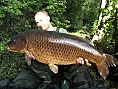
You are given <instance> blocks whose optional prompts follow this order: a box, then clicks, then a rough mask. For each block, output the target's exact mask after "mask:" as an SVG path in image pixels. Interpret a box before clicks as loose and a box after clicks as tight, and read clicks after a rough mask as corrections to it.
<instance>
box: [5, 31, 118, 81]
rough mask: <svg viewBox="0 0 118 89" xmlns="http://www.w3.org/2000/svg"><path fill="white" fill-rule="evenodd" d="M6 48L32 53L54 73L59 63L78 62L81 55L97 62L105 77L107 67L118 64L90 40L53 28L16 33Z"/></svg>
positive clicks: (100, 71)
mask: <svg viewBox="0 0 118 89" xmlns="http://www.w3.org/2000/svg"><path fill="white" fill-rule="evenodd" d="M7 49H8V50H10V51H13V52H21V53H26V54H30V53H32V55H33V57H34V58H35V59H36V60H37V61H39V62H41V63H45V64H48V65H49V67H50V69H51V70H52V71H53V72H55V73H57V72H58V67H57V66H58V65H69V64H76V63H77V59H78V58H79V57H82V58H84V59H88V60H89V61H90V62H93V63H95V64H96V66H97V69H98V71H99V73H100V75H101V76H102V77H103V78H104V79H105V78H106V77H107V76H108V74H109V69H108V67H110V66H116V65H117V64H118V61H117V59H116V58H115V57H114V56H112V55H109V54H104V53H101V52H100V51H98V50H97V49H96V48H95V47H94V46H93V43H91V42H90V41H89V40H87V39H85V38H82V37H78V36H74V35H70V34H64V33H58V32H53V31H43V30H26V31H25V32H23V33H21V34H19V35H17V36H15V37H13V38H12V39H11V41H9V42H8V44H7ZM29 63H30V62H29Z"/></svg>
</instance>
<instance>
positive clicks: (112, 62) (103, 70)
mask: <svg viewBox="0 0 118 89" xmlns="http://www.w3.org/2000/svg"><path fill="white" fill-rule="evenodd" d="M103 59H104V60H103V61H101V63H100V64H99V65H97V69H98V71H99V73H100V75H101V76H102V77H103V78H104V79H106V77H107V76H108V74H109V69H108V67H110V66H112V67H113V66H116V65H118V60H117V59H116V58H115V57H114V56H112V55H109V54H103Z"/></svg>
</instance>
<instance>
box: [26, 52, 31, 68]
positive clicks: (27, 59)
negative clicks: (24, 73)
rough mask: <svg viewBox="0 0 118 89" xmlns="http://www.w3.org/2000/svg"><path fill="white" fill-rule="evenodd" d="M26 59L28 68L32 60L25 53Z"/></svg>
mask: <svg viewBox="0 0 118 89" xmlns="http://www.w3.org/2000/svg"><path fill="white" fill-rule="evenodd" d="M25 58H26V61H27V64H28V66H30V65H31V59H30V58H29V57H28V56H27V54H26V53H25Z"/></svg>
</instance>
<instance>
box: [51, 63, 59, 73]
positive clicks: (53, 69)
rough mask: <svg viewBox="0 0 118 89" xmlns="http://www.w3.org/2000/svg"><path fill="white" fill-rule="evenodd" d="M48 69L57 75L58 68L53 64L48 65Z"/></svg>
mask: <svg viewBox="0 0 118 89" xmlns="http://www.w3.org/2000/svg"><path fill="white" fill-rule="evenodd" d="M49 68H50V69H51V70H52V71H53V72H54V73H55V74H56V73H58V66H56V65H54V64H49Z"/></svg>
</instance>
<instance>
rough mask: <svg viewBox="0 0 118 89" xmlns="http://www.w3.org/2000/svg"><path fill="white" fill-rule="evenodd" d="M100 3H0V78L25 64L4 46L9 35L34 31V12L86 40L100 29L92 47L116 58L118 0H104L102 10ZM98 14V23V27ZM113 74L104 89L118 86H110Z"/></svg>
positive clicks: (74, 0)
mask: <svg viewBox="0 0 118 89" xmlns="http://www.w3.org/2000/svg"><path fill="white" fill-rule="evenodd" d="M101 2H102V1H100V0H35V1H34V0H1V1H0V25H1V26H0V78H6V77H8V78H10V77H15V76H16V75H17V74H18V72H19V71H20V70H21V69H22V67H23V65H24V64H25V58H24V56H23V55H22V54H18V53H13V52H9V51H7V50H6V49H5V44H6V43H7V42H8V40H9V38H10V37H11V36H14V35H17V34H18V33H20V32H22V31H24V30H26V29H35V28H37V27H36V25H35V22H34V14H35V13H36V12H37V11H38V10H46V11H48V12H49V15H50V16H51V22H52V24H53V25H54V26H57V27H63V28H65V29H66V30H67V31H68V32H70V33H73V34H75V35H78V34H79V35H81V36H84V37H87V38H88V39H89V40H92V37H93V36H94V35H96V34H97V32H99V31H100V30H102V38H101V39H100V40H99V41H97V42H95V44H96V47H97V48H98V49H99V50H100V51H102V52H104V53H109V54H113V55H117V53H118V22H117V19H118V0H107V1H106V2H107V4H106V5H105V8H101V7H100V6H101ZM100 12H102V20H101V21H100V24H98V22H99V15H100ZM75 32H76V33H75ZM113 70H114V71H118V70H116V69H113ZM92 73H93V75H94V76H95V78H96V79H99V80H102V78H101V77H100V76H99V77H98V76H97V75H96V71H95V72H92ZM113 73H114V77H113V76H110V78H108V79H107V80H102V82H104V84H105V86H107V87H108V88H110V87H114V88H115V87H118V86H117V85H114V83H115V82H117V81H114V78H116V77H117V75H118V73H117V72H113ZM111 77H112V79H113V80H111ZM113 81H114V82H113Z"/></svg>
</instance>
